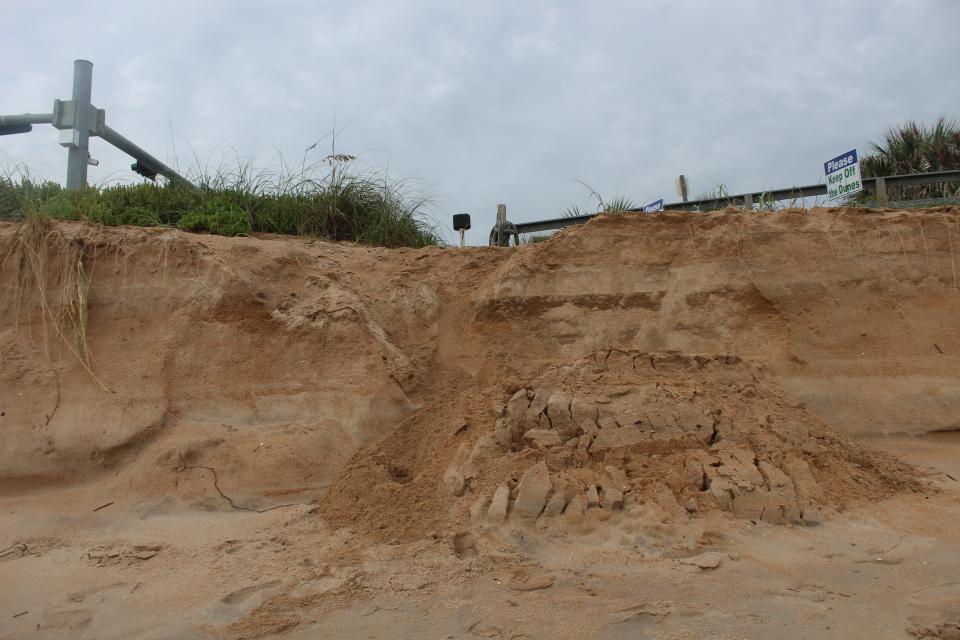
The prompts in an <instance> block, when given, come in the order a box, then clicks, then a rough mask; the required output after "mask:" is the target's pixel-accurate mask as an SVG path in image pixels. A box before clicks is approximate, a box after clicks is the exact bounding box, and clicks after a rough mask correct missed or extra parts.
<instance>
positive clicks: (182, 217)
mask: <svg viewBox="0 0 960 640" xmlns="http://www.w3.org/2000/svg"><path fill="white" fill-rule="evenodd" d="M353 160H354V158H353V157H352V156H347V155H343V154H332V155H330V156H328V157H327V158H325V159H324V160H323V161H322V162H321V163H318V164H316V165H313V166H304V167H303V168H301V169H300V170H299V171H297V172H290V171H288V172H287V173H271V172H264V171H257V170H254V169H253V168H252V167H250V166H249V165H245V164H240V165H239V166H238V167H237V168H235V169H233V170H231V171H226V170H219V171H218V172H217V173H216V174H214V175H212V176H210V175H208V176H201V177H200V178H199V179H195V180H194V182H196V183H197V184H198V185H199V188H197V189H183V188H180V187H175V186H171V185H157V184H153V183H149V182H148V183H142V184H131V185H126V184H125V185H115V186H109V187H91V188H88V189H84V190H82V191H79V192H68V191H66V190H65V189H64V188H63V187H62V186H60V185H58V184H56V183H53V182H34V181H32V180H30V179H29V177H28V176H27V173H26V171H25V170H24V171H22V172H21V176H20V177H19V179H18V180H17V181H15V180H14V179H13V178H12V177H10V176H9V175H8V176H6V177H0V217H9V218H22V217H23V216H24V215H26V214H27V213H30V214H38V215H44V216H46V217H50V218H60V219H69V220H87V221H90V222H96V223H99V224H104V225H138V226H158V225H160V226H164V225H166V226H177V227H179V228H180V229H183V230H186V231H208V232H210V233H215V234H222V235H239V234H247V233H252V232H265V233H280V234H291V235H306V236H314V237H324V238H328V239H330V240H346V241H352V242H361V243H364V244H370V245H375V246H384V247H422V246H426V245H435V244H439V243H440V238H439V236H438V235H437V233H436V230H435V227H434V226H432V225H431V224H429V222H428V221H427V217H426V215H425V214H424V211H425V209H426V208H427V207H428V205H429V199H428V198H426V197H424V196H422V195H421V194H420V193H419V192H417V191H416V190H414V189H412V188H411V187H410V183H408V182H403V181H400V182H389V181H388V180H387V179H386V178H385V177H384V176H376V175H360V174H356V173H352V172H350V171H347V168H348V166H349V164H350V163H351V162H352V161H353Z"/></svg>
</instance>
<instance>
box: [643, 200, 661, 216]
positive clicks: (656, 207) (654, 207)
mask: <svg viewBox="0 0 960 640" xmlns="http://www.w3.org/2000/svg"><path fill="white" fill-rule="evenodd" d="M643 211H644V212H645V213H650V212H651V211H663V198H660V199H659V200H654V201H653V202H651V203H650V204H648V205H647V206H645V207H644V208H643Z"/></svg>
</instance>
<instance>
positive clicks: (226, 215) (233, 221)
mask: <svg viewBox="0 0 960 640" xmlns="http://www.w3.org/2000/svg"><path fill="white" fill-rule="evenodd" d="M177 226H179V227H180V228H181V229H183V230H184V231H209V232H210V233H214V234H217V235H220V236H238V235H242V234H248V233H250V231H251V225H250V216H248V215H247V212H246V211H244V210H243V209H241V208H240V207H239V206H237V205H236V204H233V203H231V202H228V201H226V200H224V199H215V200H210V201H208V202H205V203H204V204H202V205H201V206H200V207H198V208H196V209H192V210H190V211H188V212H187V213H186V214H184V215H183V217H182V218H180V221H179V222H178V223H177Z"/></svg>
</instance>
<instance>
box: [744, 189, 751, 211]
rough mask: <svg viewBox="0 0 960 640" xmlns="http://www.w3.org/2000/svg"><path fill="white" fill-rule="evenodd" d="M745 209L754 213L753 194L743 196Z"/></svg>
mask: <svg viewBox="0 0 960 640" xmlns="http://www.w3.org/2000/svg"><path fill="white" fill-rule="evenodd" d="M743 208H744V209H746V210H747V211H753V194H752V193H748V194H747V195H745V196H743Z"/></svg>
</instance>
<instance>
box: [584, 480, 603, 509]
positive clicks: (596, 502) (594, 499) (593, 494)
mask: <svg viewBox="0 0 960 640" xmlns="http://www.w3.org/2000/svg"><path fill="white" fill-rule="evenodd" d="M586 499H587V509H595V508H597V507H599V506H600V494H599V493H597V487H596V485H590V486H589V487H587V493H586Z"/></svg>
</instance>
